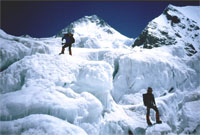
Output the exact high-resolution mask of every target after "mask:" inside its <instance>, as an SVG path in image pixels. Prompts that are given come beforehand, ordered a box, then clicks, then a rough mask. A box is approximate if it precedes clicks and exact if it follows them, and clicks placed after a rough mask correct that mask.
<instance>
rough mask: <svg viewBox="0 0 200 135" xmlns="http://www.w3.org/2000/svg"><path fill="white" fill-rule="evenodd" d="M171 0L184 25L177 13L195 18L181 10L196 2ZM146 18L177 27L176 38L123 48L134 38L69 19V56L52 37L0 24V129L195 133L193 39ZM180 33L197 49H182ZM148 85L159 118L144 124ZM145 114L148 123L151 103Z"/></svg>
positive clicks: (199, 86)
mask: <svg viewBox="0 0 200 135" xmlns="http://www.w3.org/2000/svg"><path fill="white" fill-rule="evenodd" d="M170 6H172V5H170ZM172 7H173V8H176V9H177V11H175V12H171V11H170V13H171V14H176V15H178V16H181V17H183V20H182V23H184V24H185V25H188V26H189V22H187V21H186V20H185V17H188V18H189V17H190V18H191V19H195V20H196V18H195V15H190V14H187V13H192V12H193V10H196V9H197V8H198V7H175V6H172ZM186 11H187V12H186ZM150 24H151V25H152V26H155V29H151V30H152V31H150V32H152V33H155V34H158V31H159V30H167V31H168V32H169V33H170V32H172V33H170V34H171V35H172V36H174V37H175V35H173V34H174V30H175V31H176V30H177V31H178V30H179V34H180V35H181V36H182V38H180V39H179V38H177V37H175V38H176V39H178V40H177V41H178V42H177V44H175V45H172V46H162V47H158V48H153V49H144V48H141V47H134V48H131V47H130V46H131V44H132V43H133V41H134V39H131V38H128V37H125V36H123V35H121V34H120V33H118V32H117V31H116V30H114V29H113V28H112V27H110V26H109V25H108V24H106V23H105V22H103V21H102V20H100V19H99V18H98V17H97V16H86V17H83V18H82V19H80V20H78V21H77V22H74V23H73V30H74V36H75V39H76V42H75V44H74V45H73V47H72V56H70V55H69V54H68V50H67V49H66V52H65V54H64V55H58V54H59V52H60V51H61V37H59V36H58V37H49V38H40V39H39V38H32V37H16V36H12V35H9V34H6V33H5V32H4V31H3V30H0V48H1V51H0V54H1V65H0V66H1V72H0V76H1V77H0V110H1V111H0V134H21V135H30V134H31V135H32V134H41V135H47V134H70V135H75V134H76V135H94V134H96V135H131V134H134V135H135V134H136V135H151V134H153V135H163V134H168V135H176V134H195V135H198V134H200V128H199V127H200V125H199V123H200V119H199V115H200V110H199V108H198V106H199V104H200V92H199V90H200V79H199V77H200V53H199V50H200V48H199V40H196V38H195V39H194V40H192V38H191V37H190V36H186V37H184V35H186V34H187V33H188V31H187V30H181V29H180V28H179V27H178V26H174V27H171V26H170V27H169V22H168V21H167V20H166V18H165V17H164V16H163V15H161V16H159V17H158V18H155V20H153V22H151V23H150ZM158 24H159V25H158ZM156 26H158V27H156ZM66 30H68V28H65V29H64V30H62V31H66ZM197 33H198V32H197ZM193 34H194V33H193V32H191V33H190V35H193ZM197 38H198V36H197ZM182 40H187V41H188V42H190V43H193V45H194V46H195V48H197V49H196V50H197V53H196V54H194V55H192V56H188V55H187V52H186V51H185V49H184V47H185V46H184V45H185V44H184V42H183V41H182ZM198 48H199V49H198ZM149 86H150V87H152V88H153V94H154V96H155V100H156V104H157V107H158V110H159V113H160V119H161V120H162V122H163V123H162V124H155V125H153V126H152V127H148V126H147V123H146V107H145V106H144V105H143V101H142V94H144V93H146V89H147V87H149ZM171 88H174V89H173V90H170V89H171ZM150 119H151V121H152V123H155V111H153V110H152V109H151V111H150Z"/></svg>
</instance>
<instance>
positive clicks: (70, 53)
mask: <svg viewBox="0 0 200 135" xmlns="http://www.w3.org/2000/svg"><path fill="white" fill-rule="evenodd" d="M71 47H72V46H71V45H69V55H71V56H72V49H71Z"/></svg>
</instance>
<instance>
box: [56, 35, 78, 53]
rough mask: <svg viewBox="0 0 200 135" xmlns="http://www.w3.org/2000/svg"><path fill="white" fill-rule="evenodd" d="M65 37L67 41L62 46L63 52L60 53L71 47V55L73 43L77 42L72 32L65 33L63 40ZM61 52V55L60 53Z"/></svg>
mask: <svg viewBox="0 0 200 135" xmlns="http://www.w3.org/2000/svg"><path fill="white" fill-rule="evenodd" d="M64 39H65V43H62V44H64V46H63V47H62V50H61V53H60V54H64V53H65V48H66V47H69V55H72V51H71V47H72V43H74V42H75V39H74V37H73V34H71V33H64V36H63V38H62V41H63V40H64ZM60 54H59V55H60Z"/></svg>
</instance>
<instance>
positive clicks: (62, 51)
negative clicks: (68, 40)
mask: <svg viewBox="0 0 200 135" xmlns="http://www.w3.org/2000/svg"><path fill="white" fill-rule="evenodd" d="M65 48H66V45H64V46H63V47H62V50H61V53H60V54H64V53H65Z"/></svg>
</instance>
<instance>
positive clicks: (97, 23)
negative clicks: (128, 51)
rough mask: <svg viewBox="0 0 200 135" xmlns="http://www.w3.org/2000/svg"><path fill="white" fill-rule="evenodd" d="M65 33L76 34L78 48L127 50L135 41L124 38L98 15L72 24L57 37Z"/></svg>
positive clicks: (86, 17)
mask: <svg viewBox="0 0 200 135" xmlns="http://www.w3.org/2000/svg"><path fill="white" fill-rule="evenodd" d="M65 31H67V32H72V33H74V38H75V39H76V42H75V44H74V46H76V47H82V48H127V46H130V45H131V44H132V43H133V39H131V38H127V37H125V36H123V35H122V34H120V33H119V32H117V31H116V30H115V29H113V28H112V27H110V26H109V25H108V24H107V23H106V22H105V21H104V20H103V19H101V18H99V17H97V16H96V15H92V16H85V17H83V18H81V19H79V20H77V21H75V22H73V23H71V24H70V25H69V26H68V27H66V28H64V29H63V30H61V32H59V33H58V35H57V36H62V33H63V32H65ZM88 37H90V38H88Z"/></svg>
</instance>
